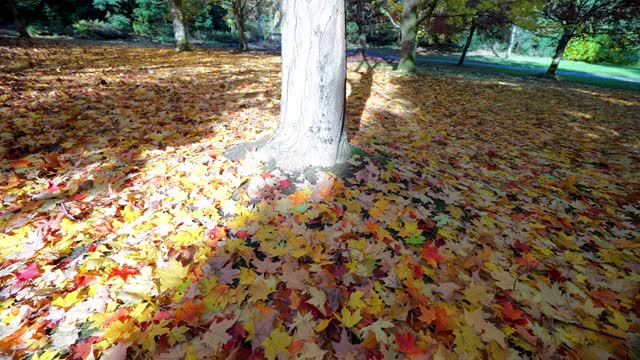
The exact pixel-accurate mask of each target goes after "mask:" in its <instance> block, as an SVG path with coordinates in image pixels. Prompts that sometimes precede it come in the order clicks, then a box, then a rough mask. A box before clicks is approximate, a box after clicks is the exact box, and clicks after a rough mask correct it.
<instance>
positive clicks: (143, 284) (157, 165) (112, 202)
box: [0, 41, 640, 359]
mask: <svg viewBox="0 0 640 360" xmlns="http://www.w3.org/2000/svg"><path fill="white" fill-rule="evenodd" d="M35 44H36V45H37V47H34V48H25V47H20V46H16V44H15V43H11V42H6V41H5V42H4V43H1V44H0V46H1V49H0V50H1V51H0V64H2V65H1V66H2V67H1V68H0V72H1V73H0V117H2V119H3V122H2V123H0V129H1V131H0V136H1V137H0V153H1V154H2V161H1V163H0V189H1V190H2V192H1V196H2V198H1V200H2V201H1V207H0V229H1V231H2V232H1V233H0V258H1V259H2V263H1V265H0V279H1V281H2V288H1V290H0V319H1V320H0V351H1V352H2V353H3V354H5V355H8V356H11V357H14V358H21V357H30V355H31V354H39V355H47V356H50V357H48V358H55V357H57V356H59V357H64V358H70V359H86V358H87V357H88V356H89V355H90V354H93V355H94V356H96V357H97V356H100V354H105V355H109V356H110V357H111V358H115V359H119V358H147V357H153V356H156V357H158V358H161V359H163V358H166V359H169V358H218V357H228V356H229V357H234V356H235V357H237V358H249V357H251V356H253V357H254V358H261V357H264V358H268V359H275V358H278V357H279V358H286V357H298V358H322V357H326V358H334V357H337V358H350V357H351V358H384V357H388V358H432V357H435V356H443V357H445V358H490V357H492V358H531V357H540V358H548V359H554V358H590V357H593V356H594V355H595V356H597V357H601V358H609V357H610V358H617V359H631V358H637V357H638V353H637V351H638V338H639V337H638V335H639V334H640V327H639V326H638V316H639V314H638V309H639V308H640V306H639V305H640V304H639V300H640V296H639V292H638V291H639V290H638V288H639V286H638V282H639V281H640V278H639V277H638V271H639V270H640V269H639V266H638V264H639V263H640V248H639V245H638V238H639V232H638V230H639V229H638V227H639V226H640V175H639V174H640V162H639V160H640V126H639V124H638V121H639V120H638V117H637V114H638V113H639V111H640V96H639V94H638V93H637V92H629V91H614V90H605V89H600V88H595V87H586V86H583V87H580V86H574V85H571V86H570V85H567V84H561V83H546V82H540V81H533V80H532V81H523V80H522V79H521V78H515V77H514V78H510V77H504V76H501V77H495V78H490V77H487V76H483V77H482V78H475V77H465V76H463V75H462V74H458V75H457V76H450V75H446V76H445V75H441V74H438V73H427V74H421V75H416V76H410V77H399V76H397V75H395V74H394V73H393V72H391V71H389V70H388V69H387V68H384V67H382V66H376V67H374V66H371V67H369V66H366V65H363V64H355V63H354V64H351V65H350V69H349V74H348V92H349V97H348V109H347V113H348V118H349V135H350V137H351V140H352V144H353V145H354V146H356V147H358V148H359V149H361V151H358V153H357V154H356V155H354V158H353V159H352V160H351V161H350V164H349V165H350V166H352V168H353V170H354V171H353V172H352V174H353V175H351V176H348V177H344V178H340V177H337V176H335V175H334V174H333V173H331V172H330V171H327V172H323V171H318V172H316V173H314V174H307V175H305V174H296V175H290V174H289V175H287V174H282V173H280V172H278V171H277V170H275V171H270V172H267V171H265V170H264V169H263V168H262V166H261V165H260V164H259V163H256V162H253V161H251V159H248V160H245V161H240V162H235V163H232V162H230V161H228V160H226V159H225V158H224V157H222V156H221V155H222V153H223V152H224V150H225V149H226V148H228V147H229V146H231V145H233V144H237V143H240V142H243V141H249V140H253V139H256V138H258V137H261V136H264V135H266V134H269V133H270V131H271V130H272V129H274V128H275V126H276V125H277V121H278V119H277V116H278V109H279V97H280V96H279V89H280V84H279V76H280V74H279V71H280V62H279V58H278V57H276V56H271V55H267V54H263V53H248V54H235V53H232V52H229V51H223V50H196V51H194V52H191V53H186V54H182V53H181V54H176V53H175V52H174V51H173V50H172V49H158V48H150V47H149V48H138V47H133V46H78V45H75V44H66V45H62V46H60V45H55V46H54V44H51V43H47V42H36V43H35ZM363 151H364V152H363Z"/></svg>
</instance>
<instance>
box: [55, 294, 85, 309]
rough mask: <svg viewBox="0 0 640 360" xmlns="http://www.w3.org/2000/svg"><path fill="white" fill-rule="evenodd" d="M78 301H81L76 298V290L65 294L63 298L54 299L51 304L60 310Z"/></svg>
mask: <svg viewBox="0 0 640 360" xmlns="http://www.w3.org/2000/svg"><path fill="white" fill-rule="evenodd" d="M80 300H81V299H79V298H78V291H77V290H76V291H73V292H70V293H68V294H66V295H65V296H60V297H58V298H56V299H55V300H53V301H52V302H51V303H52V304H53V305H55V306H58V307H61V308H67V307H69V306H71V305H73V304H75V303H77V302H78V301H80Z"/></svg>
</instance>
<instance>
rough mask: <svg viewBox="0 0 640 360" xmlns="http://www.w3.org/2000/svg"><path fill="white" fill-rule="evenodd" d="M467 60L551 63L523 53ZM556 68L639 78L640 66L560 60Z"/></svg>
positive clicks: (532, 64) (545, 65) (542, 66)
mask: <svg viewBox="0 0 640 360" xmlns="http://www.w3.org/2000/svg"><path fill="white" fill-rule="evenodd" d="M468 60H472V61H480V62H487V63H494V64H501V65H511V66H526V67H530V68H535V69H539V70H546V69H547V68H548V67H549V64H551V59H547V58H542V57H535V56H524V55H512V56H511V58H510V59H508V60H507V59H503V58H499V57H496V56H486V55H471V56H468ZM558 69H559V70H565V71H574V72H582V73H587V74H594V75H607V76H618V77H625V78H629V79H640V68H639V67H637V66H636V67H631V66H620V65H608V64H589V63H585V62H582V61H571V60H562V62H560V66H559V67H558Z"/></svg>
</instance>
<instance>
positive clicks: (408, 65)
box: [398, 0, 418, 73]
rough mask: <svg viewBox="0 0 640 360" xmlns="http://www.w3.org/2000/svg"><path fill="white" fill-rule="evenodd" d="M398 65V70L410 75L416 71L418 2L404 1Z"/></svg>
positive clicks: (413, 0)
mask: <svg viewBox="0 0 640 360" xmlns="http://www.w3.org/2000/svg"><path fill="white" fill-rule="evenodd" d="M400 32H401V34H402V35H401V39H400V63H399V64H398V70H400V71H403V72H405V73H412V72H414V71H415V70H416V45H417V42H418V41H417V38H418V1H417V0H406V1H405V3H404V8H403V9H402V24H400Z"/></svg>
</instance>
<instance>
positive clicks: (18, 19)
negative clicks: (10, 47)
mask: <svg viewBox="0 0 640 360" xmlns="http://www.w3.org/2000/svg"><path fill="white" fill-rule="evenodd" d="M7 5H9V10H10V11H11V15H13V21H14V23H15V24H16V31H17V32H18V36H19V37H21V38H25V39H29V38H30V37H31V36H30V35H29V33H28V32H27V27H26V25H25V21H24V19H23V18H22V16H20V13H18V7H17V6H16V2H15V1H14V0H7Z"/></svg>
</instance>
